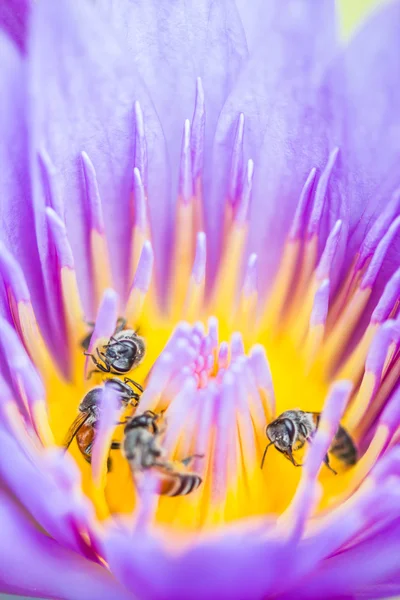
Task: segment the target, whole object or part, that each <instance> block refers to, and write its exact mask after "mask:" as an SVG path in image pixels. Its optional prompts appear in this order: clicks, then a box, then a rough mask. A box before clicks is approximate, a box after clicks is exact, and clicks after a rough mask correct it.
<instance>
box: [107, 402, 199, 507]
mask: <svg viewBox="0 0 400 600" xmlns="http://www.w3.org/2000/svg"><path fill="white" fill-rule="evenodd" d="M159 418H160V415H157V414H155V413H153V412H152V411H146V412H144V413H143V414H141V415H138V416H134V417H133V418H132V419H130V420H129V421H128V423H127V424H126V425H125V430H124V441H123V445H122V452H123V455H124V456H125V458H126V459H127V460H128V462H129V466H130V468H131V471H132V475H133V478H134V479H135V477H136V476H137V475H138V473H140V472H143V471H145V470H147V469H152V471H153V472H154V473H156V474H157V476H158V480H159V484H160V487H159V490H158V494H160V495H164V496H186V495H187V494H190V493H191V492H193V491H194V490H195V489H197V488H198V487H199V486H200V484H201V483H202V479H201V477H200V476H199V475H196V474H195V473H192V472H185V471H182V472H180V471H179V466H180V464H179V463H176V462H169V461H167V460H165V450H164V448H162V446H161V445H160V444H159V443H158V440H157V438H158V437H159V436H160V435H162V433H163V431H161V430H160V428H159V426H158V424H157V421H158V419H159ZM117 444H118V442H115V443H114V444H113V448H115V447H117ZM202 457H203V455H200V454H193V455H191V456H188V457H186V458H185V459H183V460H182V461H180V463H181V464H182V465H184V466H188V465H189V464H190V463H191V461H192V460H193V459H194V458H202Z"/></svg>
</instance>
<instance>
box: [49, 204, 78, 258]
mask: <svg viewBox="0 0 400 600" xmlns="http://www.w3.org/2000/svg"><path fill="white" fill-rule="evenodd" d="M46 220H47V224H48V227H49V234H50V238H51V241H52V243H53V244H54V247H55V249H56V252H57V257H58V261H59V267H60V268H63V267H68V268H69V269H74V257H73V255H72V250H71V246H70V245H69V240H68V234H67V229H66V227H65V225H64V222H63V221H62V220H61V219H60V217H59V216H58V214H57V213H56V212H55V210H53V209H52V208H50V207H47V208H46Z"/></svg>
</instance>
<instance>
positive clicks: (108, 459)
mask: <svg viewBox="0 0 400 600" xmlns="http://www.w3.org/2000/svg"><path fill="white" fill-rule="evenodd" d="M112 467H113V461H112V458H111V456H109V457H108V458H107V473H110V472H111V471H112Z"/></svg>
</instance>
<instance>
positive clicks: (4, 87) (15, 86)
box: [0, 31, 48, 331]
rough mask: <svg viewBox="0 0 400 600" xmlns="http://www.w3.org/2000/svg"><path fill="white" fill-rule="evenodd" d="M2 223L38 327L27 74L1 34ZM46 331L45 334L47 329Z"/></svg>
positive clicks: (40, 309) (43, 320) (40, 308)
mask: <svg viewBox="0 0 400 600" xmlns="http://www.w3.org/2000/svg"><path fill="white" fill-rule="evenodd" d="M0 57H1V61H0V106H1V110H0V132H1V135H0V164H1V169H0V197H1V202H0V222H1V238H2V241H3V242H4V243H5V245H6V246H7V247H8V249H10V250H11V253H12V255H13V257H14V258H15V259H16V260H17V261H18V262H19V264H20V265H21V267H22V270H23V272H24V275H25V278H26V280H27V283H28V287H29V290H30V293H31V297H32V302H33V304H34V306H35V309H36V315H37V317H38V320H39V322H40V324H41V326H42V327H43V328H44V329H45V331H46V325H48V319H47V314H46V312H47V311H46V306H45V301H44V295H43V284H42V276H41V267H40V261H39V256H38V251H37V243H36V236H35V230H34V227H33V226H32V223H33V210H32V192H31V181H30V176H29V156H28V151H29V147H28V144H29V136H28V131H27V128H28V123H27V114H26V106H27V104H28V100H27V92H26V88H25V85H24V81H25V80H26V68H25V65H24V63H23V61H22V59H21V57H20V56H19V54H18V51H17V49H16V48H15V47H14V45H13V43H12V42H11V41H10V40H9V39H8V38H7V37H6V35H5V34H4V33H3V32H2V31H0ZM47 331H48V329H47Z"/></svg>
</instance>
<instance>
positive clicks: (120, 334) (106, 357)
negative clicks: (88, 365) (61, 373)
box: [81, 318, 146, 377]
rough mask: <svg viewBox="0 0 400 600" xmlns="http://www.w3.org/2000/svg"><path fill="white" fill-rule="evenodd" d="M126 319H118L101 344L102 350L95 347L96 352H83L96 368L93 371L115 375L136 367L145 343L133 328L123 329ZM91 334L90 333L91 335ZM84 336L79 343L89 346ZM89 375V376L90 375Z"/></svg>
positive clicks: (139, 361)
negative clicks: (107, 338)
mask: <svg viewBox="0 0 400 600" xmlns="http://www.w3.org/2000/svg"><path fill="white" fill-rule="evenodd" d="M125 326H126V320H125V319H123V318H120V319H118V322H117V327H116V329H115V331H114V333H113V335H112V336H111V338H110V339H109V341H108V342H107V344H105V345H104V346H103V350H101V351H100V350H99V348H96V354H97V356H95V355H94V354H92V353H90V352H86V351H85V352H84V354H85V356H90V357H91V359H92V361H93V362H94V364H95V365H96V367H97V369H94V371H92V372H91V373H90V375H91V374H92V373H94V372H102V373H113V374H115V375H123V374H125V373H128V372H129V371H131V370H132V369H133V368H134V367H137V366H138V365H139V364H140V363H141V362H142V360H143V358H144V354H145V350H146V348H145V344H144V340H143V338H142V337H140V336H139V335H138V334H137V332H136V331H133V329H125ZM91 335H92V334H90V336H91ZM87 339H88V338H85V339H84V340H83V341H82V343H81V345H82V347H83V344H87V345H88V347H89V344H90V339H89V341H87ZM90 375H89V377H90Z"/></svg>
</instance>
